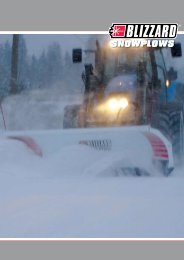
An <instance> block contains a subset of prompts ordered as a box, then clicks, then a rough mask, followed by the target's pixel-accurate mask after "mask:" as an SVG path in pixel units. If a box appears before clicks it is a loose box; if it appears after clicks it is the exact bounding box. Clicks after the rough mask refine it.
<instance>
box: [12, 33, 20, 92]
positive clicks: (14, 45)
mask: <svg viewBox="0 0 184 260" xmlns="http://www.w3.org/2000/svg"><path fill="white" fill-rule="evenodd" d="M18 54H19V35H18V34H14V35H13V42H12V56H11V78H10V93H11V94H16V93H17V91H18Z"/></svg>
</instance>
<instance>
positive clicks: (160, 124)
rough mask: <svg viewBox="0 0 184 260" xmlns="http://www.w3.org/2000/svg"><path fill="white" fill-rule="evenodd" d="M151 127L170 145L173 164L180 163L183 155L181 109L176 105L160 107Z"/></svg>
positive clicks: (183, 119)
mask: <svg viewBox="0 0 184 260" xmlns="http://www.w3.org/2000/svg"><path fill="white" fill-rule="evenodd" d="M152 126H153V127H155V128H157V129H158V130H160V131H161V132H162V133H163V135H164V136H165V137H166V138H167V139H169V140H170V142H171V143H172V148H173V155H174V161H175V163H176V164H180V163H182V161H183V155H184V116H183V109H182V107H181V106H179V105H176V104H167V105H164V106H161V107H160V108H159V110H158V111H157V112H156V114H155V115H154V117H153V122H152Z"/></svg>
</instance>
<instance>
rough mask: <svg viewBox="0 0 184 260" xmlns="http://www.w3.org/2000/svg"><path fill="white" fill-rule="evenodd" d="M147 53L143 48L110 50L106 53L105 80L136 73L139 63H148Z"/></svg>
mask: <svg viewBox="0 0 184 260" xmlns="http://www.w3.org/2000/svg"><path fill="white" fill-rule="evenodd" d="M146 53H147V54H148V52H147V51H145V50H143V48H141V49H138V48H135V49H134V50H133V49H132V48H131V49H129V48H126V49H125V48H121V49H118V50H117V49H108V50H106V52H105V64H104V78H105V81H109V80H110V79H112V78H113V77H115V76H118V75H121V74H126V73H133V72H134V73H136V71H137V65H138V63H139V62H143V61H147V56H148V55H146Z"/></svg>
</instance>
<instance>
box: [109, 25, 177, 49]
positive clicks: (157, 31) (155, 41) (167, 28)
mask: <svg viewBox="0 0 184 260" xmlns="http://www.w3.org/2000/svg"><path fill="white" fill-rule="evenodd" d="M177 32H178V24H177V23H172V24H126V23H125V24H122V23H113V24H112V26H111V27H110V28H109V35H110V38H111V39H112V44H111V45H112V46H111V47H112V48H115V47H144V46H147V47H173V46H174V39H175V38H176V36H177Z"/></svg>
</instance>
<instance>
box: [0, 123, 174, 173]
mask: <svg viewBox="0 0 184 260" xmlns="http://www.w3.org/2000/svg"><path fill="white" fill-rule="evenodd" d="M2 137H3V139H6V140H8V141H9V142H10V141H13V142H14V144H17V143H20V142H21V143H22V145H23V146H24V149H25V147H26V150H27V151H29V153H30V152H31V153H33V154H34V155H35V156H39V157H40V158H41V159H44V158H49V157H51V156H52V155H54V154H57V153H59V152H60V151H61V150H62V149H65V148H68V147H71V149H73V146H76V147H78V148H77V149H80V148H81V149H83V148H82V147H85V149H87V150H86V151H88V153H87V154H86V156H87V157H89V156H90V151H91V153H98V154H99V155H98V158H99V160H100V157H102V156H103V157H104V156H106V157H107V158H109V159H108V160H106V161H104V162H106V163H105V164H107V165H106V166H107V167H111V164H112V163H113V160H114V163H116V162H118V167H119V168H121V169H122V171H123V169H134V170H135V173H136V175H141V172H146V173H148V174H149V173H152V172H154V170H155V169H159V170H161V171H162V172H163V173H164V175H166V176H168V175H169V174H170V173H171V172H172V170H173V169H174V163H173V153H172V145H171V143H170V142H169V141H168V140H167V139H166V138H165V137H164V136H163V135H162V134H161V133H160V132H159V131H158V130H156V129H153V128H151V127H149V126H132V127H128V126H125V127H113V128H90V129H89V128H88V129H67V130H64V129H62V130H44V131H24V132H6V133H5V134H4V135H3V136H2ZM69 151H70V150H68V149H67V153H69ZM71 151H72V150H71ZM79 152H80V150H77V153H79ZM68 156H70V155H69V154H68ZM76 156H77V154H76ZM83 159H84V160H85V158H83ZM61 161H62V158H61ZM94 163H95V162H94ZM108 163H109V165H108Z"/></svg>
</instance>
